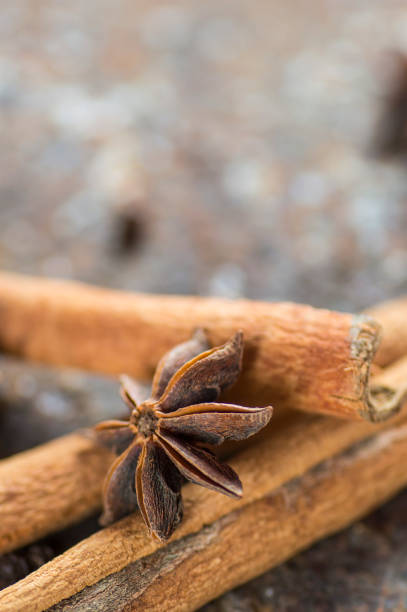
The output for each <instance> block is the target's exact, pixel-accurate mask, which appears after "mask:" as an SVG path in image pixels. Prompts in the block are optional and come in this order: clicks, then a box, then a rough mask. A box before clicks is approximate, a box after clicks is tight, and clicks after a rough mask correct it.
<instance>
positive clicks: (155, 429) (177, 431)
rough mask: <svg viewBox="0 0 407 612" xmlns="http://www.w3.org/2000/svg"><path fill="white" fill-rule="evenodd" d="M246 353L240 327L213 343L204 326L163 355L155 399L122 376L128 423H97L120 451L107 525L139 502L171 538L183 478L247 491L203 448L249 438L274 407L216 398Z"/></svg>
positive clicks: (161, 534) (108, 494) (109, 481)
mask: <svg viewBox="0 0 407 612" xmlns="http://www.w3.org/2000/svg"><path fill="white" fill-rule="evenodd" d="M242 353H243V335H242V333H241V332H237V333H236V334H235V335H234V336H233V337H232V338H231V339H230V340H229V341H228V342H226V343H225V344H224V345H222V346H220V347H216V348H213V349H209V345H208V341H207V339H206V336H205V334H204V332H203V331H202V330H201V329H198V330H197V331H196V332H195V334H194V336H193V337H192V339H191V340H189V341H188V342H185V343H183V344H180V345H178V346H176V347H175V348H174V349H172V350H171V351H170V352H169V353H167V354H166V355H165V356H164V357H163V358H162V359H161V361H160V363H159V364H158V368H157V371H156V373H155V376H154V379H153V386H152V397H151V398H150V399H148V400H145V401H142V402H141V403H139V399H138V396H137V391H138V387H137V386H136V385H135V384H134V382H133V380H132V379H131V378H130V377H128V376H123V377H122V389H121V394H122V398H123V399H124V401H125V402H126V403H127V405H128V406H129V408H130V410H131V413H130V418H129V421H128V422H127V421H105V422H103V423H100V424H99V425H97V426H96V432H97V434H98V438H99V440H100V441H101V442H102V443H104V444H106V445H107V446H109V448H111V449H112V450H114V451H115V452H116V453H117V454H119V457H118V458H117V459H116V461H115V462H114V463H113V465H112V466H111V468H110V470H109V472H108V475H107V477H106V481H105V488H104V513H103V516H102V517H101V523H102V524H103V525H108V524H110V523H112V522H114V521H116V520H118V519H120V518H122V517H123V516H126V515H127V514H130V513H131V512H133V511H134V510H135V509H136V507H137V506H138V507H139V509H140V511H141V514H142V516H143V519H144V522H145V523H146V525H147V527H148V529H149V531H150V532H151V533H152V534H153V535H154V536H155V537H157V538H159V539H160V540H165V539H167V538H168V537H169V536H170V535H171V534H172V532H173V531H174V529H175V527H176V526H177V525H178V523H179V522H180V521H181V519H182V499H181V485H182V482H183V479H187V480H190V481H192V482H194V483H196V484H200V485H202V486H204V487H207V488H208V489H213V490H215V491H218V492H220V493H224V494H225V495H229V496H231V497H240V496H241V495H242V484H241V482H240V479H239V477H238V475H237V474H236V473H235V472H234V470H232V468H230V467H229V466H228V465H225V464H223V463H220V462H219V461H218V460H217V458H216V457H215V456H214V455H213V454H212V453H211V452H210V451H209V450H207V449H206V448H204V447H203V445H205V444H212V445H219V444H221V443H222V442H223V441H224V440H226V439H230V440H242V439H245V438H247V437H249V436H251V435H252V434H254V433H256V432H257V431H259V430H260V429H262V428H263V427H264V426H265V425H266V424H267V423H268V422H269V420H270V418H271V414H272V408H271V407H270V406H267V407H265V408H246V407H243V406H237V405H233V404H221V403H217V402H216V400H217V399H218V397H219V395H220V393H221V391H223V390H224V389H225V388H227V387H229V386H230V385H232V384H233V383H234V382H235V381H236V379H237V377H238V376H239V373H240V370H241V362H242Z"/></svg>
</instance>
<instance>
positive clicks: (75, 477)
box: [0, 433, 113, 553]
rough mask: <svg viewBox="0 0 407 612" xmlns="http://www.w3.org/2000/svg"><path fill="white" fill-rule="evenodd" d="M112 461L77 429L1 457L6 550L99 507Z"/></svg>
mask: <svg viewBox="0 0 407 612" xmlns="http://www.w3.org/2000/svg"><path fill="white" fill-rule="evenodd" d="M112 460H113V455H112V454H111V453H110V452H109V451H107V450H105V449H104V448H101V447H100V446H97V445H96V444H95V442H94V441H92V440H89V439H87V438H86V437H85V436H83V435H81V434H80V433H74V434H70V435H68V436H64V437H63V438H59V439H56V440H53V441H52V442H48V443H47V444H43V445H41V446H38V447H37V448H34V449H32V450H29V451H25V452H23V453H18V454H17V455H14V456H12V457H10V458H9V459H3V460H2V461H0V516H1V519H0V522H1V526H0V553H4V552H8V551H10V550H13V549H15V548H18V547H20V546H23V545H25V544H28V543H30V542H34V541H35V540H38V539H39V538H41V537H43V536H44V535H46V534H47V533H50V532H51V531H57V530H58V529H63V528H64V527H67V526H68V525H70V524H72V523H74V522H78V521H80V520H81V519H82V518H84V517H86V516H89V515H90V514H92V512H96V511H97V510H98V509H99V507H100V501H101V499H100V495H101V484H102V482H103V479H104V477H105V475H106V472H107V470H108V468H109V465H110V464H111V462H112Z"/></svg>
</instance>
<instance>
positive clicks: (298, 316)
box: [0, 273, 407, 421]
mask: <svg viewBox="0 0 407 612" xmlns="http://www.w3.org/2000/svg"><path fill="white" fill-rule="evenodd" d="M198 326H200V327H203V328H205V329H206V330H207V332H208V335H209V338H210V341H211V343H212V344H213V345H218V344H221V343H223V342H225V341H226V340H227V338H229V337H230V336H231V335H232V334H233V333H234V332H235V331H236V330H238V329H242V330H243V332H244V338H245V352H244V361H243V372H242V375H241V377H240V380H239V382H238V383H237V384H236V385H235V386H234V387H233V389H232V390H231V391H230V392H228V393H227V395H226V396H225V400H226V401H234V400H236V399H238V400H239V402H240V403H243V404H248V405H250V404H252V405H253V404H255V405H260V402H262V403H264V405H266V404H273V405H275V406H276V407H277V408H278V409H280V408H284V407H287V406H290V407H295V408H296V409H300V410H304V411H307V412H320V413H325V414H332V415H336V416H340V417H344V418H350V419H357V420H360V419H367V420H370V421H380V420H384V419H386V418H387V417H389V416H391V415H392V414H393V413H394V412H395V411H397V409H398V408H399V406H400V399H401V394H400V389H393V388H392V387H386V389H385V391H384V392H383V389H382V388H381V389H380V390H379V392H377V390H376V389H375V388H374V387H372V388H371V387H370V386H369V373H370V365H371V362H372V360H373V357H374V355H375V352H376V349H377V347H378V345H379V337H380V326H379V324H378V323H376V321H375V320H373V319H372V318H370V317H368V316H365V315H356V316H355V315H351V314H345V313H339V312H332V311H328V310H322V309H316V308H312V307H311V306H304V305H300V304H292V303H266V302H255V301H250V300H224V299H217V298H202V297H180V296H161V295H144V294H131V293H124V292H120V291H112V290H108V289H99V288H96V287H91V286H86V285H82V284H79V283H73V282H65V281H56V280H47V279H39V278H29V277H22V276H15V275H11V274H5V273H3V274H0V349H1V350H2V351H4V352H7V353H10V354H12V355H16V356H19V357H22V358H25V359H32V360H35V361H41V362H43V363H47V364H50V365H55V366H64V367H66V366H68V367H74V368H83V369H86V370H92V371H96V372H100V373H104V374H108V375H114V376H116V375H118V374H121V373H123V372H125V373H127V374H130V375H132V376H134V377H135V378H138V379H140V380H150V379H151V376H152V374H153V372H154V369H155V367H156V365H157V363H158V361H159V359H160V358H161V356H162V355H163V354H164V353H165V352H166V351H167V350H169V349H170V348H171V347H172V346H174V345H175V344H177V343H179V342H181V341H183V340H184V339H187V338H189V337H190V336H191V333H192V332H193V330H194V329H195V328H196V327H198ZM392 333H393V332H392ZM387 338H388V336H387ZM387 341H389V340H387ZM406 350H407V347H406Z"/></svg>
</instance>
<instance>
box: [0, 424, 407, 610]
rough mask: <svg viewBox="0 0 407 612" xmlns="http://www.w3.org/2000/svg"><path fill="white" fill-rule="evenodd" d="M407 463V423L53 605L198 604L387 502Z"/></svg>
mask: <svg viewBox="0 0 407 612" xmlns="http://www.w3.org/2000/svg"><path fill="white" fill-rule="evenodd" d="M406 463H407V423H406V421H404V425H403V426H401V427H398V428H397V427H395V428H392V429H390V430H388V431H386V432H383V433H380V434H378V435H376V436H374V437H373V438H370V439H368V440H367V441H364V442H362V443H360V444H359V445H356V446H354V447H352V448H351V449H349V450H347V451H345V452H344V453H343V454H341V455H339V456H336V457H334V458H332V459H328V460H326V461H325V462H324V463H322V464H320V465H319V466H318V467H316V468H314V469H312V470H310V471H308V472H307V473H305V474H304V475H303V476H302V477H301V478H299V479H297V480H294V481H291V482H289V483H287V484H286V485H284V486H282V487H280V488H279V489H277V490H276V491H274V492H273V493H272V494H271V495H269V496H265V497H263V498H262V499H260V500H258V501H256V502H254V503H252V504H250V505H246V506H244V507H243V508H241V509H238V510H237V511H235V512H231V513H229V514H227V515H225V516H224V517H222V518H221V519H218V520H217V521H215V522H214V523H212V524H211V525H209V526H207V527H203V528H202V529H201V530H200V531H199V532H198V533H195V534H193V535H191V536H186V537H184V538H182V539H181V540H179V541H177V542H174V543H172V544H170V545H169V546H168V547H167V548H165V549H163V550H160V551H157V552H156V553H154V554H152V555H150V556H148V557H144V558H143V559H140V560H139V561H136V562H133V563H130V564H128V565H127V566H126V567H125V568H123V569H122V570H121V571H119V572H116V573H114V574H111V575H109V576H107V577H106V578H104V579H103V580H101V581H100V582H98V583H97V584H95V585H93V586H91V587H88V588H86V589H84V590H82V591H81V592H80V593H78V594H76V595H74V596H73V597H71V598H69V599H67V600H64V601H62V602H61V603H60V604H56V605H55V606H53V607H52V608H51V610H52V612H57V611H59V610H65V611H72V612H73V611H78V612H79V611H80V612H98V611H100V612H120V611H124V610H126V612H136V611H141V610H150V611H151V612H154V611H156V612H161V611H162V610H172V611H174V612H181V611H182V612H188V611H193V610H196V609H197V608H198V607H200V606H202V605H203V604H205V603H207V602H208V601H210V600H211V599H213V598H215V597H217V596H219V595H221V594H222V593H224V592H226V591H228V590H229V589H231V588H233V587H235V586H237V585H239V584H241V583H243V582H246V581H247V580H250V579H251V578H254V577H255V576H257V575H259V574H261V573H263V572H264V571H266V570H268V569H270V568H271V567H273V566H275V565H278V564H279V563H282V562H283V561H285V560H286V559H287V558H289V557H290V556H292V555H294V554H296V553H297V552H299V551H300V550H302V549H304V548H306V547H307V546H309V545H310V544H311V543H313V542H314V541H315V540H318V539H320V538H323V537H325V536H327V535H330V534H332V533H334V532H335V531H338V530H339V529H342V528H344V527H346V526H347V525H348V524H350V523H351V522H352V521H354V520H356V519H358V518H360V517H362V516H363V515H365V514H366V513H368V512H370V511H371V510H372V509H373V508H374V507H376V506H378V505H379V504H381V503H383V502H384V501H386V500H387V499H388V498H389V497H390V496H392V495H394V493H396V492H397V491H398V490H400V489H401V488H402V487H403V486H404V485H405V484H406V482H407V471H406V469H405V466H406ZM186 576H187V577H188V579H187V580H186V579H185V578H186ZM5 609H7V610H16V608H13V607H12V604H11V605H9V607H7V608H5ZM51 610H50V612H51Z"/></svg>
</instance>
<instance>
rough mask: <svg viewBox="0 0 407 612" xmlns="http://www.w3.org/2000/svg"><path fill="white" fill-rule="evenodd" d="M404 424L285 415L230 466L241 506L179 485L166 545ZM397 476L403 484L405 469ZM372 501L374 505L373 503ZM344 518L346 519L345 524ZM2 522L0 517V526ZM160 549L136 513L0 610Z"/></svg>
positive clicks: (77, 549)
mask: <svg viewBox="0 0 407 612" xmlns="http://www.w3.org/2000/svg"><path fill="white" fill-rule="evenodd" d="M406 365H407V364H406ZM399 373H400V372H399V371H398V374H399ZM405 373H406V375H407V372H405ZM388 376H389V377H390V372H389V374H388ZM405 420H406V413H405V412H403V413H401V414H399V415H397V416H395V417H394V418H393V419H392V420H391V421H387V422H385V423H381V424H378V425H373V424H371V423H367V422H363V421H362V422H359V423H355V422H352V421H345V420H336V419H332V418H327V417H322V416H316V415H306V414H303V415H299V414H292V415H290V416H289V417H287V422H286V423H284V426H282V427H281V428H280V429H278V430H277V432H275V434H274V435H273V429H272V428H270V432H269V433H270V435H269V437H267V438H264V439H263V440H262V441H261V442H259V443H258V444H255V445H253V446H251V447H249V448H247V449H246V450H244V451H242V452H241V453H239V454H238V455H236V456H235V457H234V458H233V460H232V461H231V462H230V463H231V466H232V467H233V468H234V469H235V470H236V471H237V472H238V474H239V475H240V477H241V480H242V482H243V487H244V496H243V499H242V500H240V501H237V500H235V499H231V498H226V497H224V496H221V495H219V494H217V493H214V492H211V491H207V490H206V489H203V488H200V487H196V486H194V485H186V486H185V488H184V490H183V498H184V502H185V518H184V521H183V523H182V524H181V526H180V527H179V528H178V529H177V530H176V532H175V534H174V536H173V538H172V540H171V541H175V540H177V539H180V538H182V537H184V536H190V535H191V534H194V533H198V532H200V531H201V530H202V529H203V527H204V526H205V525H208V524H212V523H214V522H215V521H217V520H219V519H221V518H222V517H225V516H226V515H229V514H230V513H232V512H234V511H240V510H241V509H242V508H244V507H249V506H250V505H252V504H253V503H254V502H257V501H258V500H260V499H263V498H267V497H268V496H269V495H271V494H272V493H273V492H274V491H275V490H276V489H277V488H278V487H280V486H282V485H284V484H285V483H287V482H289V481H290V480H292V479H294V478H297V477H300V476H303V475H304V474H305V473H306V472H307V470H309V469H311V468H312V467H314V466H315V465H317V464H318V463H320V462H321V461H323V460H326V459H328V458H330V457H332V456H333V455H335V454H337V453H338V452H341V451H343V450H344V449H346V448H348V447H349V446H350V445H352V444H355V443H357V442H359V441H361V440H363V439H364V438H366V437H369V436H372V435H374V434H375V433H377V432H378V431H380V430H392V429H393V428H394V427H395V423H400V422H404V421H405ZM402 472H403V474H404V478H405V480H407V473H406V470H405V466H403V470H402ZM386 478H387V476H386ZM405 480H404V482H405ZM374 482H375V481H372V483H374ZM372 483H371V485H370V486H373V489H374V487H375V484H372ZM57 494H58V493H57V492H55V493H54V495H57ZM378 499H379V500H380V499H381V498H380V496H378ZM49 501H50V502H51V500H49ZM0 511H1V506H0ZM344 512H345V511H344ZM346 516H347V517H348V518H347V519H346V520H350V517H349V516H348V515H346ZM352 518H353V516H352ZM19 519H21V515H20V517H19ZM1 522H2V521H1V514H0V526H1ZM258 533H260V532H258ZM262 537H263V535H261V538H260V539H262ZM160 547H162V543H159V542H156V541H154V540H152V539H151V538H150V537H149V536H148V535H147V533H146V529H145V526H144V524H143V522H142V520H141V518H140V516H139V514H138V513H135V514H134V515H131V516H129V517H127V518H125V519H123V520H121V521H119V522H118V523H115V524H114V525H112V526H111V527H108V528H106V529H104V530H102V531H99V532H97V533H96V534H94V535H93V536H91V537H90V538H88V539H86V540H84V541H82V542H80V543H79V544H77V545H76V546H74V547H73V548H71V549H70V550H68V551H66V552H65V553H64V554H63V555H61V556H59V557H56V558H55V559H53V560H52V561H51V562H50V563H48V564H46V565H44V566H43V567H41V568H40V569H39V570H37V571H36V572H34V573H33V574H31V575H29V576H27V578H25V579H24V580H22V581H20V582H19V583H17V584H16V585H13V586H11V587H9V588H8V589H5V590H4V591H3V592H2V593H0V609H1V610H17V609H24V610H42V609H44V608H46V607H49V606H51V605H54V604H56V603H57V602H59V601H60V600H61V599H64V598H67V597H70V596H72V595H74V594H75V593H77V592H79V591H81V590H82V589H84V588H85V587H86V586H90V585H92V584H95V583H97V582H99V581H100V580H103V579H104V578H105V577H106V576H109V575H110V574H113V573H116V572H119V571H121V570H122V569H123V568H125V567H126V566H127V565H129V564H130V563H134V562H136V561H137V560H139V559H141V558H143V557H146V556H147V555H150V554H152V553H154V552H155V551H157V550H158V549H159V548H160ZM95 560H97V562H95ZM18 606H20V608H18Z"/></svg>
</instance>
